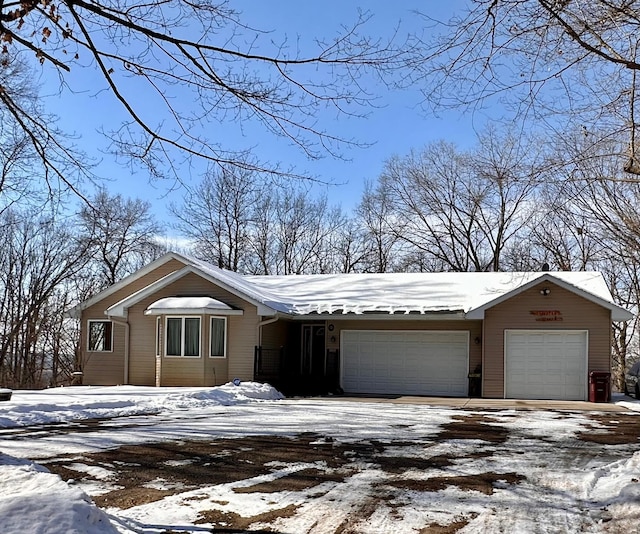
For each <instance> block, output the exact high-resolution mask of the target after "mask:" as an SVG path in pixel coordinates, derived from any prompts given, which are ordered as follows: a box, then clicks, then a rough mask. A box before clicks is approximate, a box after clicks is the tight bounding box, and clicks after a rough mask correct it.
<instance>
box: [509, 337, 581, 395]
mask: <svg viewBox="0 0 640 534" xmlns="http://www.w3.org/2000/svg"><path fill="white" fill-rule="evenodd" d="M586 386H587V332H586V331H563V330H556V331H507V332H506V334H505V396H506V397H507V398H523V399H561V400H584V399H586V394H587V387H586Z"/></svg>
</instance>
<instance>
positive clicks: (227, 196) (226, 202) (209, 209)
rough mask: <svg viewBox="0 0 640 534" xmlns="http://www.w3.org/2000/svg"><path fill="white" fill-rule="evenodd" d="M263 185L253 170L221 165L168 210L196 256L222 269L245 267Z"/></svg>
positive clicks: (235, 269)
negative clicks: (178, 203)
mask: <svg viewBox="0 0 640 534" xmlns="http://www.w3.org/2000/svg"><path fill="white" fill-rule="evenodd" d="M264 187H265V186H264V185H263V184H262V178H261V177H260V176H258V175H257V174H256V173H254V172H250V171H247V170H245V169H237V168H234V167H231V166H225V167H222V168H220V169H219V170H216V171H213V172H211V173H208V174H207V175H206V176H205V177H204V179H203V180H202V182H201V183H200V184H199V185H197V186H196V187H195V188H194V190H193V191H192V192H189V193H187V194H186V195H185V198H184V201H183V202H182V204H180V205H175V204H173V205H171V207H170V210H171V212H172V213H173V215H174V217H175V218H176V219H177V221H178V222H177V224H176V227H177V229H178V230H179V231H180V232H181V233H182V235H184V236H185V237H186V238H187V239H189V241H190V242H191V243H192V245H191V247H192V248H193V250H194V252H195V254H196V255H197V256H198V257H201V258H202V259H205V260H207V261H210V262H212V263H215V264H216V265H218V267H220V268H223V269H229V270H231V271H245V270H246V269H247V263H248V262H249V257H248V256H249V255H250V254H251V253H252V248H253V247H252V244H251V242H250V240H251V236H250V232H251V227H252V225H253V220H254V217H255V213H256V211H257V209H258V204H259V203H260V202H261V194H262V193H261V191H262V190H264Z"/></svg>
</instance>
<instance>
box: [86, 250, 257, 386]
mask: <svg viewBox="0 0 640 534" xmlns="http://www.w3.org/2000/svg"><path fill="white" fill-rule="evenodd" d="M182 267H183V264H182V263H180V262H178V261H176V260H171V261H169V262H167V263H166V264H165V265H162V266H161V267H159V268H158V269H155V270H154V271H152V272H151V273H148V274H147V275H145V276H144V277H142V278H141V279H139V280H136V281H135V282H132V283H131V284H129V285H128V286H127V287H125V288H123V289H121V290H119V291H118V292H116V293H114V294H113V295H109V296H108V297H106V298H104V299H103V300H101V301H100V302H98V303H97V304H94V305H93V306H91V307H89V308H87V309H86V310H84V311H83V312H82V321H83V325H84V328H83V333H82V340H81V341H82V350H83V361H84V373H85V374H84V383H85V384H121V383H123V381H124V372H125V370H124V354H125V351H124V347H125V328H124V327H122V326H117V327H116V328H115V329H114V350H113V352H112V353H88V352H87V350H86V346H87V345H86V324H87V321H88V319H101V320H104V319H105V315H104V311H105V310H106V309H107V308H108V307H109V306H111V305H113V304H115V303H116V302H119V301H120V300H122V299H123V298H125V297H127V296H128V295H130V294H131V293H134V292H135V291H138V290H140V289H142V288H144V287H146V286H147V285H149V284H150V283H152V282H153V281H155V280H157V279H159V278H161V277H163V276H165V275H167V274H169V273H171V272H174V271H176V270H178V269H180V268H182ZM202 295H207V296H210V297H213V298H215V299H219V300H221V301H223V302H226V303H227V304H229V305H231V306H233V307H236V308H239V309H242V310H244V315H242V316H229V317H228V318H227V358H210V357H209V319H208V316H203V317H202V323H201V325H202V330H201V332H202V336H201V342H202V355H201V357H200V358H165V357H163V358H161V360H160V362H157V361H156V316H148V315H144V310H145V309H146V308H147V307H148V306H149V304H151V303H152V302H154V301H156V300H158V299H161V298H164V297H170V296H202ZM127 320H128V322H129V325H130V327H129V328H130V332H129V370H128V371H129V383H130V384H135V385H146V386H153V385H156V368H157V367H159V368H160V371H161V380H160V384H161V385H163V386H187V385H188V386H212V385H217V384H224V383H226V382H228V381H229V380H231V379H233V378H236V377H237V378H240V379H241V380H252V379H253V354H254V346H255V345H256V341H257V339H256V336H257V325H258V316H257V309H256V307H255V306H254V305H252V304H249V303H247V302H246V301H244V300H243V299H241V298H239V297H237V296H235V295H233V294H231V293H229V292H228V291H225V290H223V289H221V288H219V287H218V286H216V285H214V284H212V283H210V282H208V281H207V280H204V279H203V278H201V277H199V276H197V275H195V274H188V275H186V276H184V277H183V278H181V279H180V280H178V281H176V282H174V283H173V284H171V285H169V286H167V287H165V288H163V289H161V290H160V291H158V292H157V293H155V294H154V295H152V296H150V297H148V298H146V299H145V300H143V301H141V302H139V303H138V304H136V305H134V306H132V307H131V308H130V309H129V314H128V319H127ZM163 324H164V318H163ZM157 363H159V364H160V365H159V366H158V365H157Z"/></svg>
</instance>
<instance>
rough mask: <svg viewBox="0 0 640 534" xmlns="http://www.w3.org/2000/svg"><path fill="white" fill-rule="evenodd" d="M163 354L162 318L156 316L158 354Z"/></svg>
mask: <svg viewBox="0 0 640 534" xmlns="http://www.w3.org/2000/svg"><path fill="white" fill-rule="evenodd" d="M161 354H162V320H161V319H160V317H157V318H156V356H160V355H161Z"/></svg>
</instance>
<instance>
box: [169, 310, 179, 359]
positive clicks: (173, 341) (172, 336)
mask: <svg viewBox="0 0 640 534" xmlns="http://www.w3.org/2000/svg"><path fill="white" fill-rule="evenodd" d="M181 348H182V319H180V318H177V317H169V318H168V319H167V356H181V355H182V351H181V350H180V349H181Z"/></svg>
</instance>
